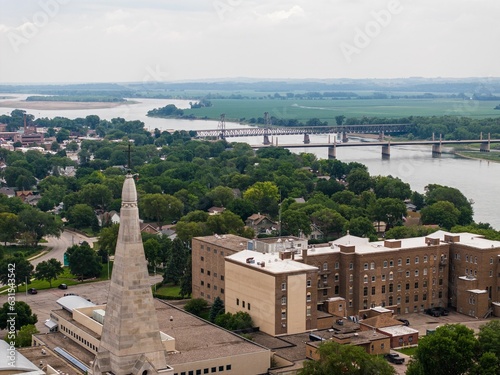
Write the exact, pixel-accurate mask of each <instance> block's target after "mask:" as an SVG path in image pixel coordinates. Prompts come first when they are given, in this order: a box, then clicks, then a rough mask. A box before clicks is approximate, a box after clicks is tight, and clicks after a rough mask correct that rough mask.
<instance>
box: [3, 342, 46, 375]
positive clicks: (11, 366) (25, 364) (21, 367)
mask: <svg viewBox="0 0 500 375" xmlns="http://www.w3.org/2000/svg"><path fill="white" fill-rule="evenodd" d="M0 352H1V353H2V354H1V355H0V371H1V372H3V371H22V372H30V371H39V373H40V374H43V373H44V372H43V371H40V369H39V368H38V367H37V366H36V365H35V364H34V363H32V362H31V361H30V360H29V359H28V358H26V357H25V356H24V355H23V354H22V353H20V352H19V351H18V349H17V348H15V349H14V350H13V352H14V354H13V357H14V358H13V359H11V358H9V357H10V356H11V354H10V345H9V344H8V343H7V342H6V341H4V340H0ZM16 373H17V372H16Z"/></svg>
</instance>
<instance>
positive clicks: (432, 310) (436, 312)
mask: <svg viewBox="0 0 500 375" xmlns="http://www.w3.org/2000/svg"><path fill="white" fill-rule="evenodd" d="M425 313H426V314H427V315H430V316H434V317H436V318H437V317H440V316H441V312H440V311H439V310H436V308H434V307H432V308H430V309H427V310H425Z"/></svg>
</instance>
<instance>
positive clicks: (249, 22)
mask: <svg viewBox="0 0 500 375" xmlns="http://www.w3.org/2000/svg"><path fill="white" fill-rule="evenodd" d="M499 16H500V1H498V0H295V1H294V0H134V1H130V0H22V1H20V0H17V1H15V0H0V83H36V82H124V81H128V82H130V81H145V80H148V81H173V80H196V79H214V78H233V77H249V78H392V77H412V76H422V77H499V76H500V63H499V61H500V48H499V41H500V22H499V20H498V18H499Z"/></svg>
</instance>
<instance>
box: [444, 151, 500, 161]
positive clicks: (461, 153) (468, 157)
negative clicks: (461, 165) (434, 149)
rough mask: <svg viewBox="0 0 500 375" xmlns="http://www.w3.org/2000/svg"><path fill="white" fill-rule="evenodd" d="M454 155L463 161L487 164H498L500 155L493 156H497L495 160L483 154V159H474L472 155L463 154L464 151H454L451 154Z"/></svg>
mask: <svg viewBox="0 0 500 375" xmlns="http://www.w3.org/2000/svg"><path fill="white" fill-rule="evenodd" d="M453 154H454V155H456V156H459V157H461V158H464V159H471V160H479V161H483V160H484V161H487V162H492V163H500V155H495V156H497V158H491V159H490V158H487V157H486V156H488V155H487V154H488V153H484V155H483V156H484V157H475V156H472V155H467V154H465V153H464V151H455V152H453Z"/></svg>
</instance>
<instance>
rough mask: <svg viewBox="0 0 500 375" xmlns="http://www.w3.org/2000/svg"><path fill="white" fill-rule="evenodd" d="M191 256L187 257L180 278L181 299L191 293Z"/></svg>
mask: <svg viewBox="0 0 500 375" xmlns="http://www.w3.org/2000/svg"><path fill="white" fill-rule="evenodd" d="M192 267H193V266H192V261H191V255H189V256H188V259H187V261H186V267H184V274H183V275H182V276H181V281H180V287H181V289H180V290H179V295H180V296H181V298H184V297H189V296H190V295H191V293H192V292H193V269H192Z"/></svg>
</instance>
